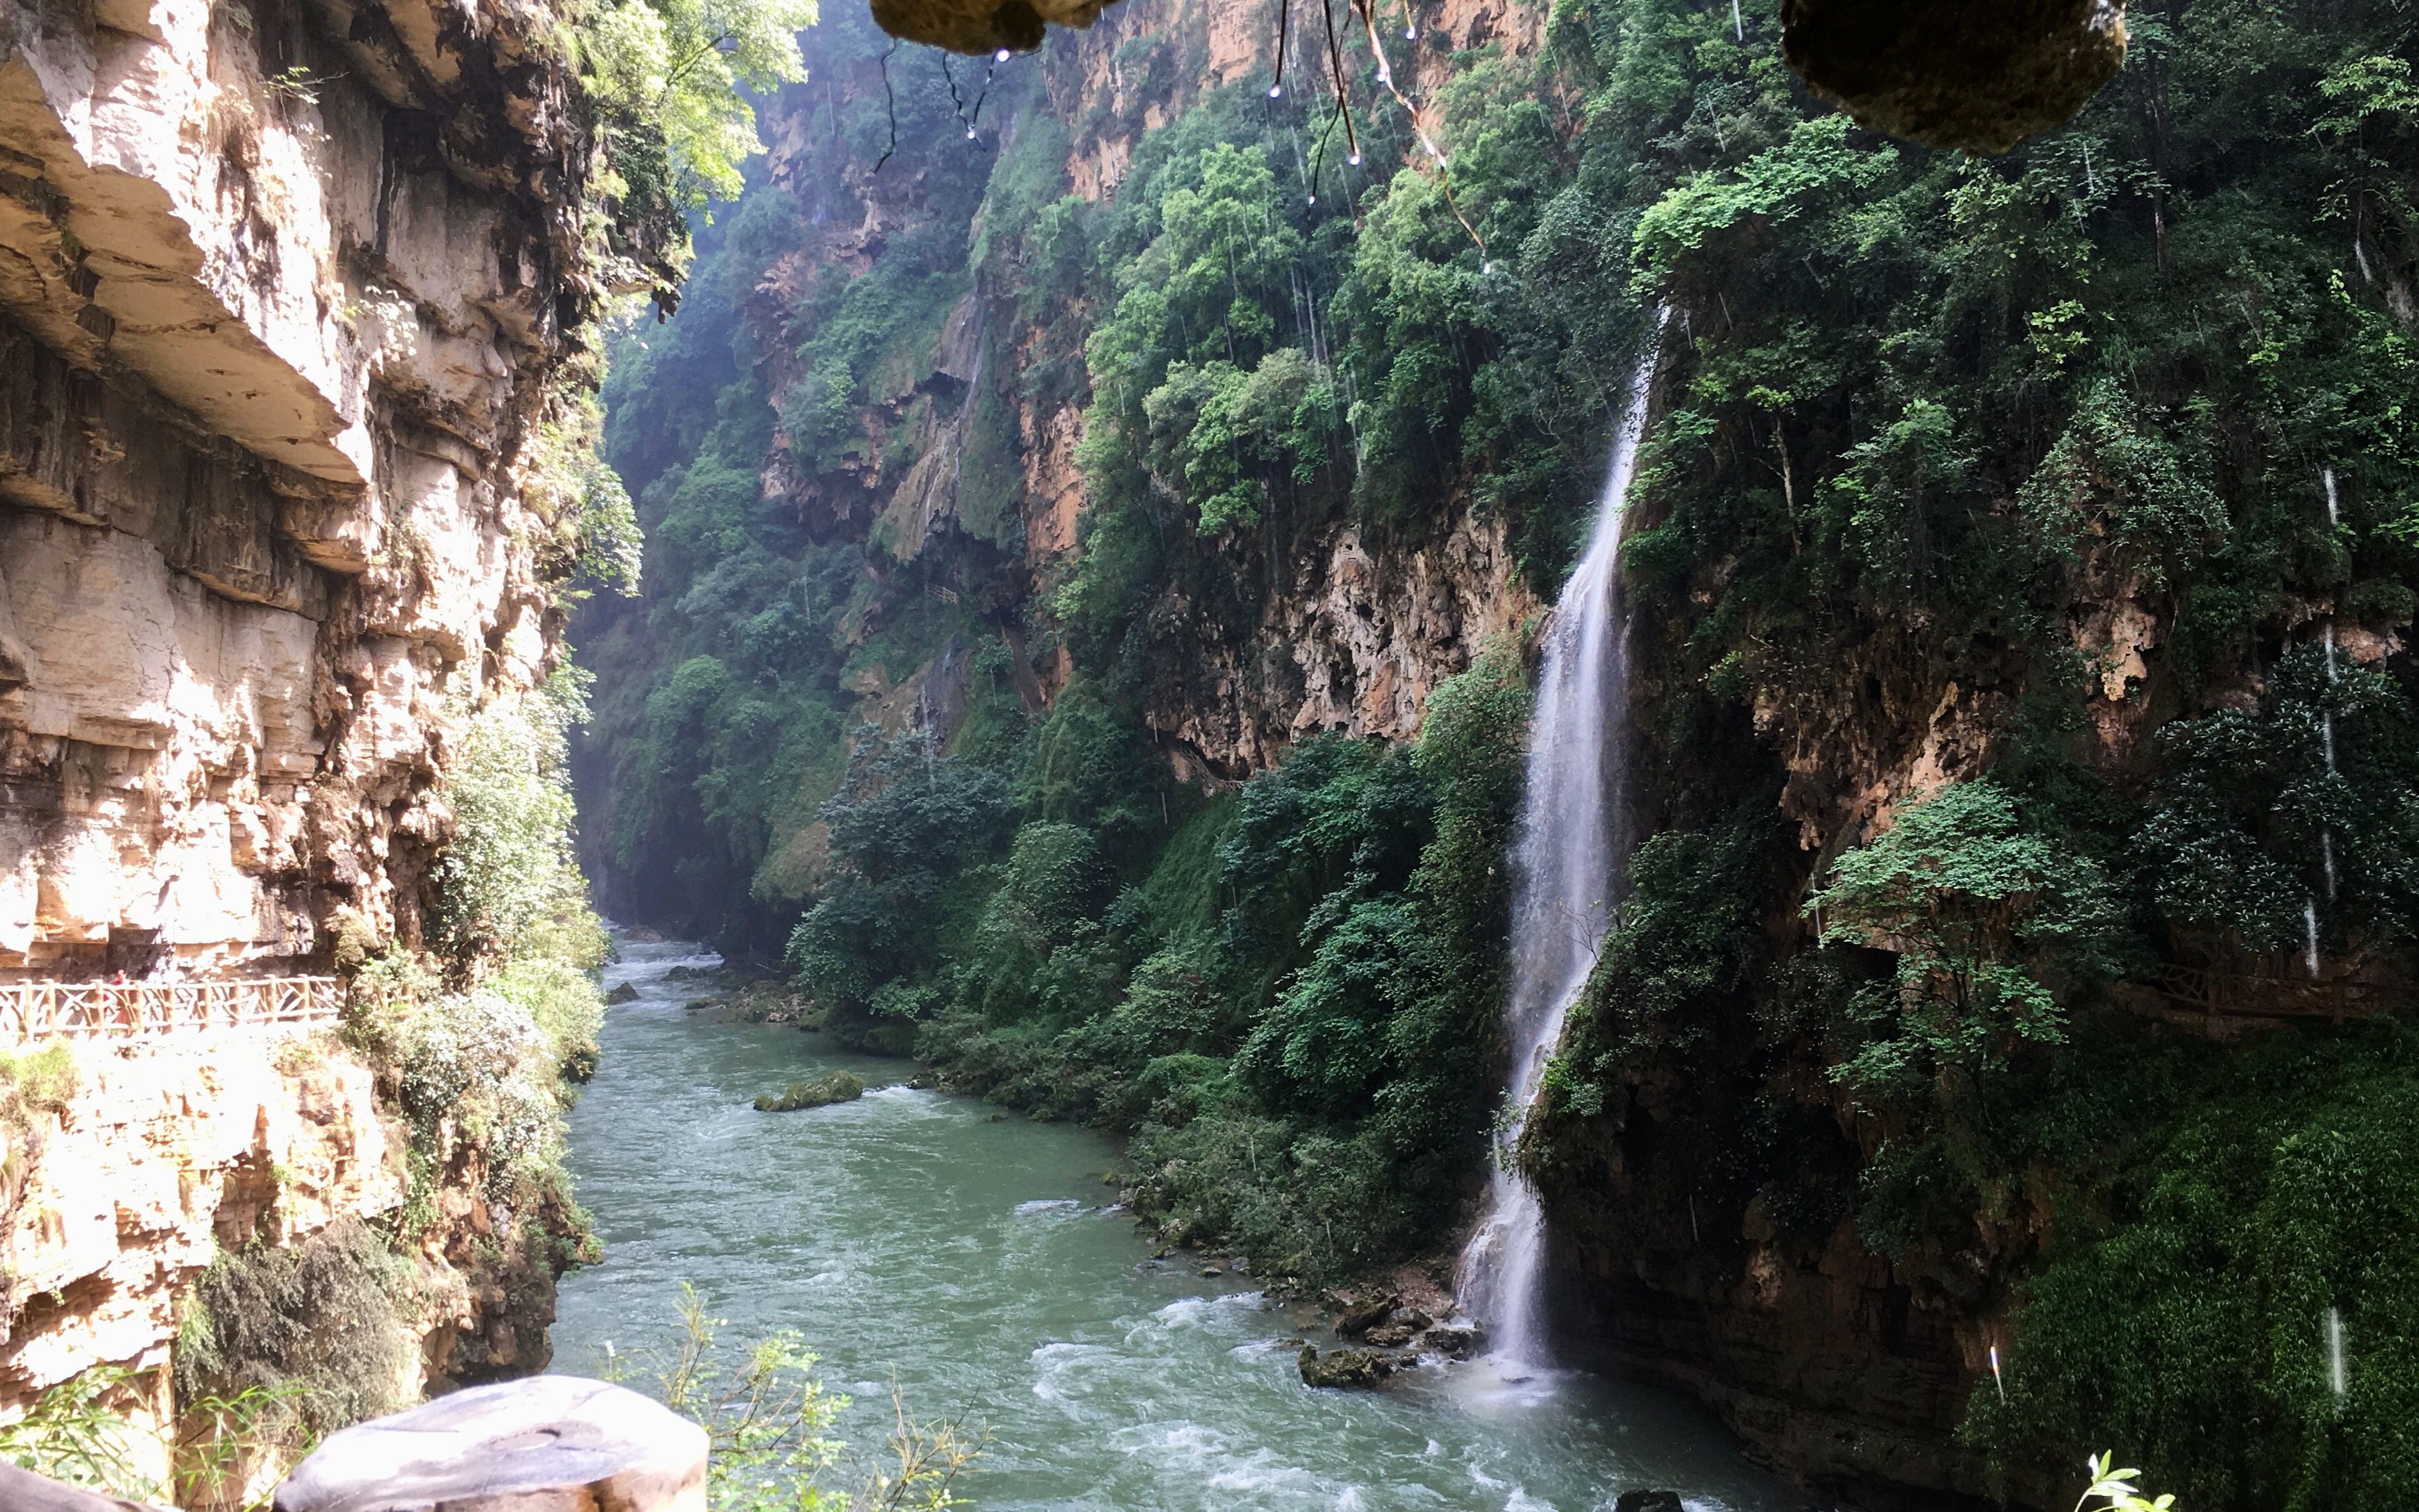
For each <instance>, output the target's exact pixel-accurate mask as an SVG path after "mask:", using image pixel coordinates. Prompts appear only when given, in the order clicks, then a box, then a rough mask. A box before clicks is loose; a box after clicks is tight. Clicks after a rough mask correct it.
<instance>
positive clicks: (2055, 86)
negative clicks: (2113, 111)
mask: <svg viewBox="0 0 2419 1512" xmlns="http://www.w3.org/2000/svg"><path fill="white" fill-rule="evenodd" d="M1780 22H1781V32H1780V55H1781V57H1782V58H1783V60H1785V61H1786V62H1787V63H1788V64H1789V66H1790V67H1791V68H1792V69H1796V70H1797V73H1798V75H1799V77H1801V78H1803V79H1804V80H1805V81H1806V86H1807V87H1808V88H1810V89H1811V90H1812V91H1813V92H1814V93H1815V94H1816V95H1818V96H1820V97H1821V98H1822V99H1824V100H1829V101H1830V102H1831V103H1833V104H1835V105H1838V106H1840V107H1841V109H1843V110H1845V111H1846V112H1847V113H1848V114H1849V115H1850V116H1854V117H1855V118H1856V121H1857V124H1858V125H1859V126H1863V127H1867V128H1869V129H1871V130H1872V131H1887V132H1888V133H1890V134H1891V135H1892V136H1901V137H1904V138H1906V139H1907V140H1909V141H1913V142H1920V143H1923V144H1925V145H1926V146H1929V147H1962V148H1964V150H1966V151H1968V152H1977V153H1981V152H2005V151H2007V150H2008V149H2009V148H2010V147H2014V146H2015V145H2016V144H2017V143H2019V142H2021V141H2023V140H2024V139H2025V138H2026V137H2028V136H2033V135H2036V134H2038V133H2040V132H2042V131H2049V130H2052V129H2053V128H2056V127H2059V126H2063V125H2065V124H2066V123H2067V122H2068V121H2070V120H2072V119H2073V118H2074V115H2075V113H2076V112H2077V111H2080V110H2081V109H2082V108H2083V107H2084V106H2085V105H2086V104H2087V103H2088V102H2089V100H2090V99H2091V97H2092V96H2093V95H2095V94H2097V93H2099V91H2100V87H2101V85H2104V84H2106V83H2107V82H2108V81H2109V80H2110V79H2113V78H2115V77H2116V76H2117V70H2118V69H2120V68H2122V67H2123V66H2124V63H2125V8H2124V7H2123V6H2122V5H2120V4H2117V3H2114V0H1781V6H1780Z"/></svg>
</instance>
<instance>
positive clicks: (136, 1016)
mask: <svg viewBox="0 0 2419 1512" xmlns="http://www.w3.org/2000/svg"><path fill="white" fill-rule="evenodd" d="M349 985H350V984H349V983H347V981H346V980H345V979H343V978H342V977H254V978H239V979H231V980H220V981H125V982H110V981H12V982H0V1043H5V1042H8V1041H38V1040H47V1039H50V1038H52V1037H53V1036H54V1035H60V1036H65V1037H66V1038H68V1039H70V1040H140V1039H150V1038H154V1037H157V1036H161V1035H168V1034H186V1033H193V1032H197V1031H208V1030H212V1029H232V1028H243V1027H249V1026H260V1025H273V1026H279V1027H285V1028H308V1027H312V1026H318V1025H324V1024H333V1023H335V1022H336V1021H337V1020H338V1019H339V1018H340V1017H342V1016H343V1014H344V1011H345V1002H346V998H347V989H348V987H349Z"/></svg>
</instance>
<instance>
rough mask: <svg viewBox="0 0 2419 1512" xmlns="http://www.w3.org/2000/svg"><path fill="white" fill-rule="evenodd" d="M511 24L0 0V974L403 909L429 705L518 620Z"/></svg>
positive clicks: (544, 257) (282, 941)
mask: <svg viewBox="0 0 2419 1512" xmlns="http://www.w3.org/2000/svg"><path fill="white" fill-rule="evenodd" d="M547 24H550V21H549V18H548V15H547V12H545V11H543V10H541V9H535V8H517V7H512V6H506V5H501V4H485V5H470V6H463V7H451V6H436V5H426V4H418V3H411V0H405V3H399V4H396V5H393V6H370V5H362V6H347V5H341V4H336V5H324V6H323V5H318V4H278V3H273V0H257V3H253V4H225V5H218V6H215V7H213V6H210V5H207V4H199V3H190V0H160V3H158V4H145V3H143V0H113V3H110V4H103V5H100V6H96V7H81V6H79V7H62V6H37V5H27V4H23V3H19V4H13V5H10V6H8V7H7V8H0V973H9V972H14V973H22V974H37V975H61V974H68V975H72V974H78V973H85V972H92V971H99V970H104V969H106V970H126V971H129V972H130V973H135V974H141V973H146V972H152V971H178V972H191V971H203V970H220V969H227V968H242V969H254V970H265V969H291V968H293V967H295V966H296V965H297V964H301V963H306V962H310V961H314V960H324V959H325V957H326V956H327V954H328V952H329V950H330V949H331V930H332V929H333V928H334V927H335V926H336V924H337V922H338V920H339V919H340V918H345V917H347V916H348V915H349V916H353V917H357V918H359V919H360V920H361V921H362V926H365V928H366V932H367V936H368V938H369V939H370V940H372V941H375V940H377V939H385V938H391V937H400V938H402V939H404V940H405V941H407V942H409V941H411V940H413V939H415V938H416V935H417V931H418V927H419V903H418V899H417V895H416V894H417V887H418V882H419V878H420V876H421V873H422V872H423V871H424V868H425V866H426V864H427V861H428V858H429V856H430V855H431V852H432V848H433V847H435V846H436V845H438V844H439V843H441V841H442V840H443V838H444V836H445V834H446V833H447V830H448V827H449V819H448V816H447V815H446V813H445V812H444V810H442V808H441V806H439V805H438V804H436V803H435V802H433V801H432V799H431V797H430V793H431V790H432V788H433V786H434V784H435V782H436V779H437V777H438V775H439V771H440V770H441V769H442V767H443V764H444V762H445V760H446V754H447V750H448V748H449V742H450V741H451V740H452V738H453V734H454V732H455V729H456V728H457V726H458V723H459V721H460V718H461V717H462V716H463V715H464V714H465V713H466V712H467V710H468V708H469V707H470V705H471V703H472V702H475V701H476V700H477V698H479V697H480V696H481V695H482V694H483V693H484V692H485V690H488V689H490V688H493V687H498V686H516V685H527V684H529V683H531V682H532V681H533V680H534V679H536V678H537V677H538V676H539V675H540V674H541V671H542V670H543V668H544V665H545V663H546V662H547V657H548V655H549V640H548V635H549V626H550V621H549V618H548V615H549V610H548V604H549V596H548V594H547V592H546V590H545V588H544V586H543V583H542V581H541V579H542V576H543V574H544V573H545V572H546V570H547V561H546V556H547V545H548V542H549V540H550V538H551V536H552V532H553V528H554V525H555V523H556V522H555V521H554V520H553V519H552V518H550V517H549V514H548V511H547V509H546V508H545V507H543V505H538V504H533V503H532V500H531V497H530V496H529V495H528V494H527V493H525V492H524V489H523V486H522V482H523V480H522V478H521V476H520V474H521V472H522V471H525V463H526V462H527V459H528V457H529V454H530V448H531V446H532V442H533V440H534V439H535V437H536V435H537V433H538V430H539V428H540V426H541V425H542V424H544V422H545V419H546V415H547V404H548V402H549V389H548V379H549V378H550V376H551V375H552V374H553V373H554V372H555V371H556V369H557V368H558V366H559V365H560V364H561V363H562V362H563V361H564V360H565V359H566V357H568V356H571V355H573V354H572V352H571V350H570V349H569V347H567V345H566V339H565V332H566V330H567V329H568V328H569V327H571V326H573V325H576V324H577V323H578V321H580V320H582V319H584V318H585V316H586V315H587V313H588V312H589V311H590V310H591V309H592V308H593V305H594V303H595V301H596V299H597V297H598V294H599V293H600V289H599V287H598V285H597V283H596V277H597V275H596V274H595V272H594V270H593V268H592V267H591V266H590V261H589V259H588V258H587V257H586V255H584V254H583V252H582V250H581V246H580V229H581V228H580V224H579V209H578V207H579V206H580V204H581V203H582V200H583V195H584V185H583V181H582V177H581V176H582V175H583V174H584V172H585V164H586V163H587V161H588V157H589V151H588V144H587V136H586V132H585V130H584V128H583V127H582V126H581V125H580V124H579V123H578V120H577V119H576V118H575V116H574V113H573V111H572V109H571V96H570V93H569V90H570V81H569V78H568V76H567V74H566V73H565V72H564V68H563V65H562V63H561V61H560V60H559V57H558V56H557V54H556V53H555V52H553V51H552V50H550V49H548V48H547V47H546V46H545V45H544V38H543V35H542V28H543V27H544V26H546V25H547Z"/></svg>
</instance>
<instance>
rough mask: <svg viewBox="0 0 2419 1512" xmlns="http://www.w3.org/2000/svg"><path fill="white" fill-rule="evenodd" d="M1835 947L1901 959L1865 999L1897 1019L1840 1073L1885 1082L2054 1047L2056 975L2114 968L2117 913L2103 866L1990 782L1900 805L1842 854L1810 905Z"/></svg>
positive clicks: (2058, 1022)
mask: <svg viewBox="0 0 2419 1512" xmlns="http://www.w3.org/2000/svg"><path fill="white" fill-rule="evenodd" d="M1805 907H1806V911H1807V912H1808V913H1810V914H1811V915H1812V916H1813V917H1814V918H1815V919H1816V921H1817V923H1818V926H1819V927H1820V928H1821V930H1822V938H1823V943H1825V944H1826V945H1862V946H1871V947H1877V948H1879V949H1886V950H1889V951H1892V952H1894V953H1895V954H1896V955H1897V956H1898V971H1897V973H1896V976H1895V978H1894V979H1893V980H1891V981H1890V982H1889V983H1887V986H1885V987H1884V988H1883V989H1882V992H1881V994H1878V995H1876V997H1886V998H1887V1000H1886V1001H1874V1002H1871V1003H1869V1004H1868V1007H1869V1010H1870V1012H1869V1015H1868V1016H1869V1018H1870V1019H1872V1020H1874V1021H1878V1022H1879V1023H1881V1024H1884V1025H1887V1027H1886V1028H1884V1029H1883V1030H1882V1032H1880V1033H1878V1034H1877V1035H1875V1036H1874V1037H1873V1038H1872V1039H1871V1040H1870V1041H1867V1042H1866V1043H1865V1044H1864V1045H1863V1046H1862V1047H1861V1048H1860V1049H1859V1050H1858V1051H1857V1054H1856V1055H1855V1056H1854V1057H1852V1058H1851V1059H1850V1060H1849V1061H1848V1063H1847V1064H1846V1065H1844V1066H1842V1067H1841V1068H1840V1073H1841V1076H1842V1077H1843V1078H1844V1079H1845V1080H1847V1081H1848V1082H1850V1083H1851V1084H1855V1085H1860V1086H1869V1087H1878V1086H1884V1085H1887V1084H1891V1083H1904V1082H1907V1081H1910V1080H1912V1079H1915V1078H1919V1077H1924V1076H1927V1075H1931V1074H1936V1073H1937V1072H1940V1071H1942V1070H1944V1069H1947V1068H1949V1067H1964V1068H1968V1069H1971V1068H1974V1067H1976V1066H1978V1065H1979V1064H1980V1063H1981V1062H1982V1061H1984V1060H1986V1059H1987V1058H1989V1057H1993V1056H1995V1055H1998V1056H2004V1055H2006V1054H2007V1053H2009V1052H2010V1051H2011V1049H2012V1047H2013V1045H2014V1042H2015V1041H2037V1042H2042V1043H2056V1042H2057V1041H2060V1040H2062V1039H2063V1038H2064V1027H2063V1026H2064V1022H2065V1014H2064V1012H2063V1011H2062V1010H2061V1008H2060V1006H2059V1003H2058V998H2057V993H2056V992H2055V991H2054V990H2053V986H2052V984H2053V983H2054V982H2072V981H2076V980H2088V979H2092V978H2097V977H2104V976H2106V975H2109V974H2111V973H2112V972H2113V970H2114V967H2115V963H2114V960H2113V957H2112V955H2111V936H2112V933H2113V932H2114V930H2115V928H2116V925H2117V910H2116V906H2115V903H2114V902H2113V901H2112V898H2111V895H2110V891H2109V887H2108V882H2107V878H2106V877H2105V875H2103V872H2101V870H2100V867H2099V866H2098V864H2097V863H2095V862H2093V861H2092V860H2090V859H2089V858H2088V857H2086V856H2078V855H2075V854H2073V853H2072V851H2070V850H2068V849H2067V848H2066V847H2064V846H2062V845H2060V844H2058V843H2057V841H2054V840H2053V839H2051V838H2050V837H2048V836H2046V835H2042V834H2038V833H2030V832H2027V830H2026V827H2025V825H2024V822H2023V819H2022V817H2021V815H2020V814H2019V813H2018V811H2017V809H2016V804H2015V800H2014V799H2013V798H2012V797H2011V796H2010V795H2009V794H2008V792H2007V790H2006V789H2004V788H2002V787H2000V786H1999V785H1998V784H1996V783H1995V782H1992V781H1989V780H1987V779H1981V780H1976V781H1970V782H1960V783H1956V784H1953V785H1952V786H1949V787H1948V788H1944V789H1943V790H1941V791H1940V792H1939V793H1938V794H1936V795H1933V796H1931V797H1929V798H1924V799H1921V800H1919V801H1918V802H1915V803H1912V804H1909V805H1907V806H1906V807H1904V808H1902V809H1901V810H1898V812H1897V814H1896V815H1895V816H1894V818H1893V820H1892V822H1891V824H1890V826H1889V828H1887V830H1884V831H1883V832H1882V834H1881V835H1880V836H1879V837H1878V838H1877V839H1875V840H1873V841H1872V842H1871V843H1869V844H1866V845H1863V846H1860V847H1858V848H1857V849H1856V850H1853V851H1850V852H1849V853H1848V854H1846V855H1845V856H1841V857H1840V858H1839V859H1838V860H1837V861H1835V862H1833V863H1832V866H1831V876H1830V883H1829V885H1828V886H1826V887H1822V888H1820V889H1819V890H1817V891H1816V892H1815V893H1814V894H1813V895H1812V896H1811V897H1810V898H1808V899H1807V901H1806V904H1805Z"/></svg>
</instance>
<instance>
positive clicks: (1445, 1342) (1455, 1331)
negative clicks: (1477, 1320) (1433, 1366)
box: [1420, 1327, 1486, 1360]
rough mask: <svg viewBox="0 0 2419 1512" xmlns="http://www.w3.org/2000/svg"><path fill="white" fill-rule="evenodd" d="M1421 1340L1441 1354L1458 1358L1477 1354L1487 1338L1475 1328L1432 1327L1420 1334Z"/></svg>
mask: <svg viewBox="0 0 2419 1512" xmlns="http://www.w3.org/2000/svg"><path fill="white" fill-rule="evenodd" d="M1420 1342H1421V1343H1422V1344H1424V1345H1425V1346H1426V1347H1427V1348H1429V1349H1431V1350H1436V1351H1437V1353H1439V1354H1446V1355H1451V1356H1452V1357H1453V1358H1455V1359H1456V1360H1462V1359H1467V1358H1469V1357H1470V1356H1471V1355H1473V1354H1476V1353H1477V1352H1478V1350H1479V1349H1480V1348H1481V1347H1482V1346H1483V1345H1484V1344H1485V1343H1486V1339H1485V1337H1484V1336H1483V1335H1480V1333H1479V1332H1478V1330H1476V1329H1474V1328H1449V1327H1448V1328H1432V1329H1429V1330H1428V1331H1427V1332H1426V1333H1425V1334H1423V1335H1420Z"/></svg>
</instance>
